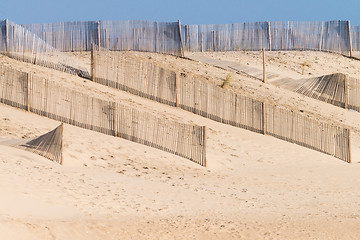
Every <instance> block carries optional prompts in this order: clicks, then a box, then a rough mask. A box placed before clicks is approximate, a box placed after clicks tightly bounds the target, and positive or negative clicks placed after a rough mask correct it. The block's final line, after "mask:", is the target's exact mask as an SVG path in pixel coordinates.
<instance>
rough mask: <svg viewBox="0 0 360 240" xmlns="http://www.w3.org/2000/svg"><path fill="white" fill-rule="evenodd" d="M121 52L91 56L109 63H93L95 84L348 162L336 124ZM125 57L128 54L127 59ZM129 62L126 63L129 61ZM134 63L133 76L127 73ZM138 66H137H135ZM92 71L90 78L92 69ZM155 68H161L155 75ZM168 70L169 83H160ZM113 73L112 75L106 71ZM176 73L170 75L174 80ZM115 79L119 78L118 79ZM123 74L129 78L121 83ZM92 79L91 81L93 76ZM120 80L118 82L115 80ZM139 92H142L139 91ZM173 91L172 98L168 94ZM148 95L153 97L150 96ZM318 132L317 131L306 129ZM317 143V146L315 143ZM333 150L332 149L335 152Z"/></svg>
mask: <svg viewBox="0 0 360 240" xmlns="http://www.w3.org/2000/svg"><path fill="white" fill-rule="evenodd" d="M120 54H121V55H123V54H125V53H117V52H111V51H100V52H97V53H96V54H94V56H95V58H96V57H98V58H99V59H102V57H101V55H103V57H104V58H106V59H108V61H107V62H102V61H97V60H95V61H94V63H95V64H94V65H97V64H99V65H100V66H101V71H103V73H102V74H100V76H101V78H111V79H103V80H101V81H98V82H99V83H102V84H105V85H108V86H110V87H115V88H118V89H125V90H127V89H126V88H127V87H128V88H129V89H134V87H133V86H142V85H143V86H147V85H149V84H150V85H151V88H155V89H161V91H153V92H148V91H147V90H146V89H145V90H141V88H140V87H138V88H136V91H135V90H131V91H129V92H134V93H135V94H137V95H140V96H143V97H146V98H149V99H153V100H156V101H158V102H162V103H165V104H168V105H171V106H174V101H175V106H178V107H180V108H182V109H184V110H187V111H190V112H193V113H195V114H198V115H201V116H204V117H207V118H210V119H212V120H215V121H218V122H222V123H225V124H229V125H233V126H237V127H241V128H245V129H248V130H250V131H253V132H257V133H264V134H269V135H272V136H274V137H277V138H280V139H283V140H285V141H289V142H293V143H297V144H299V145H302V146H305V147H310V148H312V149H315V150H318V151H321V152H324V153H327V154H330V155H332V156H335V157H337V158H339V159H342V160H344V161H347V162H350V161H351V157H350V146H349V141H350V140H349V139H350V136H349V134H347V135H346V134H345V133H349V130H348V129H347V128H344V127H340V126H339V127H336V124H332V123H328V122H321V121H318V120H315V119H312V118H310V117H309V116H306V115H304V114H301V113H298V112H294V111H291V110H286V109H281V110H279V109H280V108H277V107H275V106H272V105H268V104H266V105H265V103H263V102H261V101H258V100H255V99H252V98H249V97H246V96H242V95H241V94H238V93H235V92H232V91H230V90H227V89H224V88H221V87H220V86H217V85H215V84H213V83H209V82H208V81H207V80H206V79H204V78H203V77H202V76H198V75H191V74H179V73H174V72H172V71H170V70H166V69H163V68H160V67H156V66H155V65H154V63H151V62H150V60H147V59H135V58H134V57H133V58H131V57H124V56H127V55H124V56H117V55H120ZM129 56H130V55H129ZM130 59H131V60H130ZM136 61H137V62H138V63H137V66H138V71H139V72H138V73H135V74H134V72H133V70H131V69H132V68H133V66H134V64H136ZM139 66H140V67H139ZM94 67H95V76H98V75H96V74H97V73H96V70H97V69H98V67H97V66H94ZM159 69H162V70H161V71H159ZM166 71H168V72H167V74H166V76H167V78H166V79H168V81H163V79H164V75H162V74H158V73H159V72H166ZM111 72H112V73H111ZM174 75H175V77H173V76H174ZM119 76H120V77H119ZM125 76H128V79H127V80H126V81H123V79H125ZM95 79H96V77H95ZM119 79H121V81H122V82H121V84H117V82H118V81H119ZM142 91H144V93H143V92H142ZM163 92H168V93H169V94H170V95H168V96H171V98H170V100H169V99H167V100H164V97H163V95H162V93H163ZM174 93H175V98H173V96H174V95H173V94H174ZM152 94H153V95H152ZM309 124H312V125H311V129H313V128H317V129H323V130H321V131H320V132H319V131H318V132H316V131H310V130H308V128H307V127H308V126H310V125H309ZM319 141H320V142H319ZM334 149H337V150H336V151H335V150H334Z"/></svg>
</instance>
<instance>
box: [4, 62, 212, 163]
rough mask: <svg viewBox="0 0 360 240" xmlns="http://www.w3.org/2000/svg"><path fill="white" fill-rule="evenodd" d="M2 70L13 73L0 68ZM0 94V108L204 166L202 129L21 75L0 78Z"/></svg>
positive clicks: (203, 128)
mask: <svg viewBox="0 0 360 240" xmlns="http://www.w3.org/2000/svg"><path fill="white" fill-rule="evenodd" d="M2 71H5V72H12V71H14V70H12V69H11V68H9V67H4V66H3V67H2ZM14 72H16V71H14ZM25 76H27V77H25ZM9 83H11V84H9ZM24 86H29V88H27V87H24ZM0 93H1V95H0V96H1V99H0V100H1V102H3V103H5V104H9V105H12V106H15V107H18V106H20V107H21V108H25V107H24V106H26V108H28V109H29V110H30V111H31V112H34V113H36V114H39V115H42V116H46V117H49V118H52V119H55V120H58V121H61V122H64V123H68V124H71V125H75V126H78V127H82V128H86V129H90V130H93V131H97V132H101V133H104V134H108V135H113V136H119V137H122V138H125V139H128V140H130V141H134V142H138V143H141V144H145V145H148V146H151V147H155V148H158V149H161V150H164V151H167V152H170V153H173V154H176V155H179V156H182V157H184V158H187V159H190V160H192V161H194V162H196V163H198V164H200V165H202V166H206V152H205V127H202V126H197V125H193V124H185V123H180V122H177V121H174V120H170V119H164V118H161V117H157V116H154V115H153V114H150V113H146V112H141V111H139V110H136V109H134V108H131V107H128V106H126V105H122V104H119V103H114V102H110V101H106V100H102V99H98V98H94V97H90V96H88V95H86V94H83V93H80V92H76V91H73V90H71V89H68V88H64V87H62V86H60V85H55V84H53V83H51V82H49V81H48V80H47V79H43V78H40V77H38V76H36V75H31V77H29V76H28V74H26V73H22V72H18V73H11V74H7V75H5V77H3V76H2V77H0ZM14 95H15V96H14Z"/></svg>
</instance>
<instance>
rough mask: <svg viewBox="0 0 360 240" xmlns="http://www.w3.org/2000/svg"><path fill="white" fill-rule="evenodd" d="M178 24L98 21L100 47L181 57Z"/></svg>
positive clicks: (179, 27)
mask: <svg viewBox="0 0 360 240" xmlns="http://www.w3.org/2000/svg"><path fill="white" fill-rule="evenodd" d="M180 29H181V26H180V23H179V22H172V23H166V22H150V21H100V38H101V39H100V46H101V47H104V48H107V49H110V50H136V51H149V52H157V53H167V54H172V55H176V56H182V44H181V36H180Z"/></svg>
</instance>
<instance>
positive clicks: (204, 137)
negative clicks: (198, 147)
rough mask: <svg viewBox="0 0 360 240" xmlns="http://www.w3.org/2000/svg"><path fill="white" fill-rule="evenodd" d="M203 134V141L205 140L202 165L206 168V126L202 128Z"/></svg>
mask: <svg viewBox="0 0 360 240" xmlns="http://www.w3.org/2000/svg"><path fill="white" fill-rule="evenodd" d="M202 132H203V140H204V145H203V156H202V157H203V159H202V165H203V166H204V167H206V165H207V163H206V126H202Z"/></svg>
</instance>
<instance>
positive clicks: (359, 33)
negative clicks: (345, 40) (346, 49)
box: [351, 26, 360, 51]
mask: <svg viewBox="0 0 360 240" xmlns="http://www.w3.org/2000/svg"><path fill="white" fill-rule="evenodd" d="M351 42H352V48H353V50H354V51H360V26H351Z"/></svg>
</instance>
